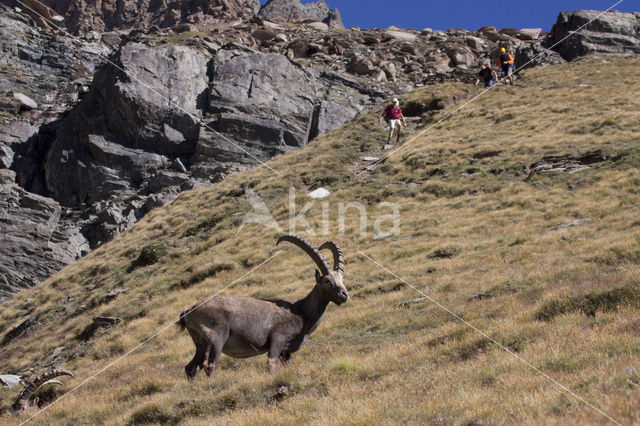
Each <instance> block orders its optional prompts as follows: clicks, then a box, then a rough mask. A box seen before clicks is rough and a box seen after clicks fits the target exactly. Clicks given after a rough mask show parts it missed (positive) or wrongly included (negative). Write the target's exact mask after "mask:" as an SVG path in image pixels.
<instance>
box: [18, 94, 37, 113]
mask: <svg viewBox="0 0 640 426" xmlns="http://www.w3.org/2000/svg"><path fill="white" fill-rule="evenodd" d="M13 98H14V99H16V100H18V102H20V105H21V109H26V110H31V109H36V108H38V103H37V102H36V101H34V100H33V99H31V98H30V97H28V96H27V95H25V94H24V93H20V92H15V93H14V94H13Z"/></svg>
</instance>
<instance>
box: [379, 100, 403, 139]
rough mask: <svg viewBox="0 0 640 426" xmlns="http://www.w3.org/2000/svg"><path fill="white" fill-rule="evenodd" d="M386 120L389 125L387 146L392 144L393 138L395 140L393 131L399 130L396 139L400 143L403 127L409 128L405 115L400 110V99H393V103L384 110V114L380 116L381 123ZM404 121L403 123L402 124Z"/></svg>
mask: <svg viewBox="0 0 640 426" xmlns="http://www.w3.org/2000/svg"><path fill="white" fill-rule="evenodd" d="M382 120H385V121H386V122H387V123H389V139H388V140H387V144H389V145H390V144H391V138H393V131H394V130H395V129H396V127H397V128H398V138H397V139H396V142H397V143H400V133H401V132H402V126H403V125H404V127H407V121H406V120H405V119H404V115H402V110H401V109H400V101H398V98H393V101H392V102H391V103H390V104H389V105H387V107H386V108H385V109H384V112H383V113H382V115H381V116H380V122H381V123H382ZM400 120H402V123H400Z"/></svg>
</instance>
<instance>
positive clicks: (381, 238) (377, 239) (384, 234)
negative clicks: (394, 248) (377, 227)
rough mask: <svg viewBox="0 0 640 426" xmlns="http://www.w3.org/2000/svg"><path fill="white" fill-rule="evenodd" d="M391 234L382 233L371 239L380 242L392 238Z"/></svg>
mask: <svg viewBox="0 0 640 426" xmlns="http://www.w3.org/2000/svg"><path fill="white" fill-rule="evenodd" d="M392 235H393V233H392V232H383V233H382V234H378V235H376V236H375V237H373V241H380V240H384V239H386V238H389V237H390V236H392Z"/></svg>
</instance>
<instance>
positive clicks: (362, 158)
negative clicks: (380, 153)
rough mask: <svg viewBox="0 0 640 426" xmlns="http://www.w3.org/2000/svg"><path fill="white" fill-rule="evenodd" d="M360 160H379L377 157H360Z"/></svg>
mask: <svg viewBox="0 0 640 426" xmlns="http://www.w3.org/2000/svg"><path fill="white" fill-rule="evenodd" d="M360 159H361V160H362V161H378V160H379V158H378V157H361V158H360Z"/></svg>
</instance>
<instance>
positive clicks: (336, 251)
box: [318, 241, 344, 274]
mask: <svg viewBox="0 0 640 426" xmlns="http://www.w3.org/2000/svg"><path fill="white" fill-rule="evenodd" d="M324 249H329V250H331V254H333V270H334V271H339V272H340V273H341V274H344V255H343V254H342V250H341V249H340V246H338V244H336V243H335V242H333V241H327V242H326V243H324V244H323V245H321V246H320V247H319V248H318V250H324Z"/></svg>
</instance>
